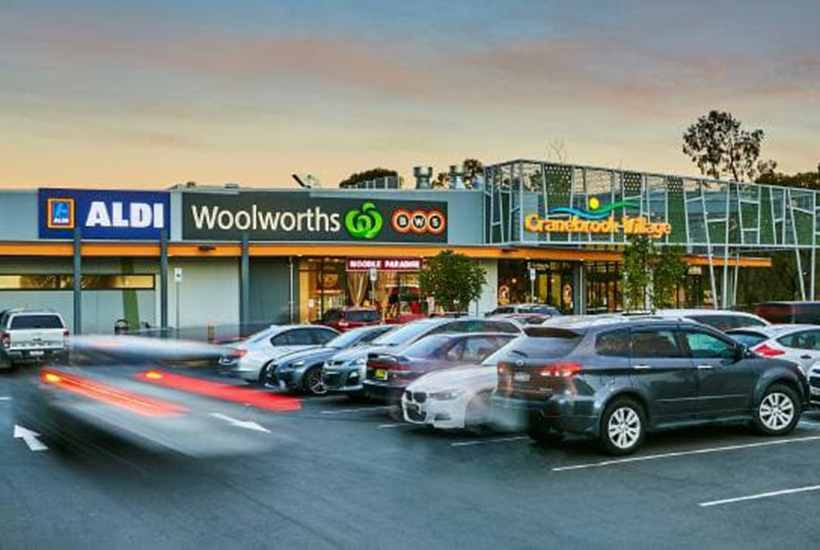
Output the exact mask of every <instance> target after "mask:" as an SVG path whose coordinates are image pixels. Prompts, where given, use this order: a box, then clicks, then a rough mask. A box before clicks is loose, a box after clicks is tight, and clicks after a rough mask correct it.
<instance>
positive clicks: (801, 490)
mask: <svg viewBox="0 0 820 550" xmlns="http://www.w3.org/2000/svg"><path fill="white" fill-rule="evenodd" d="M818 490H820V485H812V486H810V487H798V488H796V489H783V490H782V491H772V492H770V493H759V494H757V495H747V496H745V497H736V498H726V499H723V500H713V501H710V502H701V503H700V504H698V506H700V507H701V508H706V507H708V506H720V505H722V504H734V503H735V502H746V501H747V500H758V499H761V498H770V497H779V496H781V495H793V494H795V493H806V492H808V491H818Z"/></svg>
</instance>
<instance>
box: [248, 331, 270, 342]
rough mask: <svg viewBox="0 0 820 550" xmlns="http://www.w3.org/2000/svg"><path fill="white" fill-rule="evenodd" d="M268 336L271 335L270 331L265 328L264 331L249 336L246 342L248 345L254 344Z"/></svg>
mask: <svg viewBox="0 0 820 550" xmlns="http://www.w3.org/2000/svg"><path fill="white" fill-rule="evenodd" d="M270 335H271V329H270V328H266V329H264V330H260V331H259V332H256V333H254V334H251V335H250V336H248V340H247V341H248V343H249V344H256V343H257V342H261V341H262V340H265V339H266V338H268V337H269V336H270Z"/></svg>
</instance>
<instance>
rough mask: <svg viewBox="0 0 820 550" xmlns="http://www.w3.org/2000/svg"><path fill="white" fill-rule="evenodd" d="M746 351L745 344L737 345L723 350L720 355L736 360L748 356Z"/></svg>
mask: <svg viewBox="0 0 820 550" xmlns="http://www.w3.org/2000/svg"><path fill="white" fill-rule="evenodd" d="M747 351H748V349H747V348H746V346H743V345H739V346H736V347H733V348H728V349H726V350H724V351H723V353H721V357H723V359H730V360H731V361H733V362H737V361H740V360H742V359H745V358H746V357H747V356H748V355H747Z"/></svg>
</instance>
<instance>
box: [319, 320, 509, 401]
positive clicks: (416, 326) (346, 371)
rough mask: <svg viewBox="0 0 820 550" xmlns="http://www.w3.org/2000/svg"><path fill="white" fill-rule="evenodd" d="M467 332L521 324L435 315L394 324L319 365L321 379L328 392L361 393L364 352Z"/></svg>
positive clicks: (506, 330)
mask: <svg viewBox="0 0 820 550" xmlns="http://www.w3.org/2000/svg"><path fill="white" fill-rule="evenodd" d="M469 332H503V333H507V334H516V335H517V334H521V333H522V331H521V326H520V325H519V324H518V323H516V322H514V321H509V320H506V319H479V318H472V317H457V318H450V317H435V318H430V319H421V320H419V321H413V322H412V323H407V324H406V325H402V326H400V327H397V328H396V329H395V330H391V331H390V332H388V333H386V334H384V335H382V336H380V337H379V338H376V339H375V340H373V341H372V342H371V343H370V345H367V346H358V347H356V348H353V349H349V350H345V351H342V352H339V353H338V354H336V355H334V356H333V357H332V358H331V359H329V360H328V361H327V362H325V364H324V366H323V368H322V380H323V382H324V385H325V387H326V388H327V389H328V391H338V392H342V393H346V394H348V395H350V396H358V395H361V394H362V391H363V389H364V385H363V383H364V377H365V366H366V364H367V354H368V353H370V352H385V353H389V352H390V350H392V349H395V348H396V347H397V346H402V345H405V344H410V343H412V342H415V341H416V340H420V339H422V338H424V337H426V336H430V335H432V334H451V333H469Z"/></svg>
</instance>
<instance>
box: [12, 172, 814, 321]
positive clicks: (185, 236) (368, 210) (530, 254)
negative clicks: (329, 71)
mask: <svg viewBox="0 0 820 550" xmlns="http://www.w3.org/2000/svg"><path fill="white" fill-rule="evenodd" d="M817 207H818V199H817V193H815V192H812V191H805V190H796V189H789V188H780V187H771V186H764V185H756V184H738V183H728V182H719V181H712V180H704V179H698V178H685V177H676V176H665V175H656V174H646V173H640V172H629V171H622V170H608V169H602V168H589V167H582V166H570V165H558V164H550V163H544V162H538V161H523V160H516V161H510V162H505V163H501V164H497V165H492V166H488V167H487V168H486V171H485V178H484V181H483V182H482V185H481V188H480V189H470V190H467V189H446V190H429V189H412V190H403V189H299V190H283V189H271V190H260V189H255V188H254V189H250V188H240V187H237V186H235V185H228V186H225V187H197V186H177V187H174V188H172V189H170V190H168V191H114V190H111V191H107V190H83V189H53V188H41V189H38V190H24V191H4V192H2V193H0V308H6V307H30V308H50V309H53V310H56V311H59V312H60V313H62V314H63V315H64V317H65V318H66V319H67V320H69V322H70V323H71V325H72V328H73V329H74V330H75V332H79V331H80V330H78V329H81V331H82V332H85V333H89V332H111V331H112V330H113V327H114V324H115V323H116V322H117V321H118V320H121V319H124V320H126V321H128V324H129V325H130V326H131V327H135V326H151V327H160V326H170V327H175V326H193V325H197V326H204V325H208V324H215V325H221V324H239V323H244V324H252V323H263V322H264V323H267V322H271V323H281V322H288V321H293V322H309V321H313V320H315V319H316V318H318V317H319V316H321V315H322V313H323V312H324V311H326V310H328V309H330V308H333V307H338V306H346V305H350V306H353V305H374V306H376V307H377V308H378V309H379V310H380V311H381V312H382V314H383V315H384V316H385V317H394V316H396V315H398V314H400V313H402V312H407V311H418V310H419V309H424V308H426V307H427V304H428V301H427V297H425V296H422V295H421V293H420V290H419V283H418V275H419V270H420V269H421V268H422V266H423V263H424V261H425V259H426V258H430V257H432V256H434V255H435V254H437V253H438V252H440V251H442V250H454V251H457V252H460V253H462V254H466V255H467V256H470V257H472V258H475V259H476V260H477V261H479V262H480V264H481V265H482V266H483V267H484V269H485V271H486V275H487V277H486V278H487V284H486V285H485V287H484V291H483V294H482V296H481V298H480V299H479V300H478V301H477V302H476V303H474V304H471V305H470V312H472V313H478V314H483V313H484V312H486V311H488V310H490V309H493V308H495V307H496V305H497V304H499V303H500V304H503V303H508V302H528V301H532V300H533V299H534V300H535V301H538V302H543V303H548V304H552V305H555V306H557V307H559V308H560V309H561V310H562V311H564V312H576V313H581V312H603V311H616V310H619V309H621V308H622V307H623V301H622V295H621V287H622V272H621V268H620V265H621V252H622V250H623V247H624V244H625V243H626V241H627V239H628V238H629V236H630V235H640V234H643V235H648V236H650V237H651V238H652V239H654V240H655V241H656V242H657V243H658V244H659V245H661V246H665V245H672V244H674V245H681V246H683V247H685V251H686V255H685V261H686V263H687V264H688V275H687V280H686V283H685V284H684V285H682V287H681V289H680V291H679V293H678V300H679V303H680V305H681V306H705V307H731V306H733V305H734V304H735V303H738V302H739V301H742V296H743V291H744V288H743V286H744V285H743V276H744V275H743V274H744V273H747V272H750V271H753V270H754V271H757V270H771V266H772V260H771V254H770V253H771V252H773V251H779V252H780V253H786V254H791V257H792V258H793V259H794V260H795V261H797V263H798V266H799V272H800V273H801V274H803V276H800V277H798V278H799V283H800V288H799V292H800V295H799V296H798V297H802V298H805V299H812V298H813V297H814V288H815V273H814V272H815V268H814V266H815V263H816V262H815V259H816V258H815V243H816V241H817V232H818V229H819V228H820V224H818V213H817ZM77 319H81V322H80V323H76V320H77ZM76 324H78V325H79V326H75V325H76Z"/></svg>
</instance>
